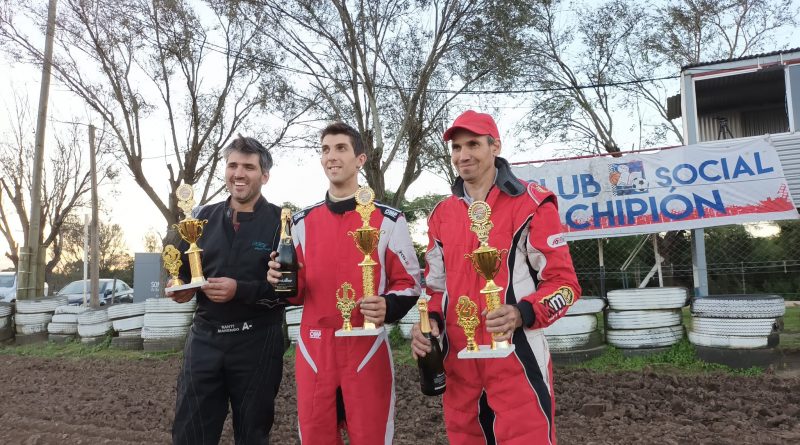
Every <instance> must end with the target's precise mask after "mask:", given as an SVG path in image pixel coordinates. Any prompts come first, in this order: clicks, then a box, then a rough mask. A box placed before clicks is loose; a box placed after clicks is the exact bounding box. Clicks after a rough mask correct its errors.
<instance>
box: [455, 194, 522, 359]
mask: <svg viewBox="0 0 800 445" xmlns="http://www.w3.org/2000/svg"><path fill="white" fill-rule="evenodd" d="M467 214H468V215H469V219H470V222H471V225H470V230H471V231H472V232H474V233H475V235H476V236H477V237H478V241H480V243H481V245H480V246H479V247H478V248H477V249H475V250H473V251H472V252H471V253H468V254H466V255H464V258H466V259H468V260H469V261H470V262H471V263H472V267H474V268H475V271H476V272H478V275H480V276H481V277H483V279H484V280H486V285H485V286H483V289H481V290H480V293H481V294H483V295H484V296H485V298H486V309H487V310H488V311H493V310H495V309H497V308H498V307H500V292H501V291H502V290H503V288H502V287H500V286H498V285H497V284H495V282H494V277H495V276H496V275H497V272H498V271H499V270H500V266H501V265H502V259H503V254H504V253H507V252H508V251H507V250H506V249H503V250H498V249H497V248H495V247H492V246H490V245H489V232H490V231H491V230H492V227H494V224H492V221H491V220H490V219H489V217H490V216H491V215H492V209H491V208H490V207H489V204H487V203H485V202H484V201H475V202H473V203H472V204H471V205H470V206H469V209H468V210H467ZM462 298H463V297H462ZM473 304H474V303H473ZM497 335H498V334H496V333H495V334H494V335H492V343H491V345H480V346H479V347H478V350H475V349H469V345H467V348H465V349H464V350H463V351H462V352H465V356H463V357H462V353H461V352H459V354H458V357H459V358H495V357H506V356H507V355H509V354H511V352H513V351H514V345H512V344H510V343H509V342H508V341H507V340H503V341H495V339H494V337H495V336H497Z"/></svg>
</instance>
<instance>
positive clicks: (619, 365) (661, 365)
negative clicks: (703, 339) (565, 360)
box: [572, 338, 764, 376]
mask: <svg viewBox="0 0 800 445" xmlns="http://www.w3.org/2000/svg"><path fill="white" fill-rule="evenodd" d="M572 367H574V368H583V369H589V370H592V371H597V372H624V371H645V370H653V369H660V370H669V371H677V372H684V373H691V374H703V373H710V372H726V373H730V374H735V375H749V376H755V375H760V374H762V373H763V372H764V370H763V369H761V368H758V367H753V368H748V369H734V368H730V367H728V366H725V365H718V364H715V363H706V362H704V361H702V360H699V359H698V358H697V356H696V355H695V350H694V346H693V345H692V344H691V343H689V340H687V339H686V338H684V339H683V340H681V341H680V342H679V343H677V344H675V345H673V346H672V347H671V348H670V349H669V350H667V351H665V352H662V353H660V354H653V355H646V356H636V357H626V356H625V355H624V354H623V353H622V351H621V350H619V349H617V348H614V347H613V346H608V347H607V348H606V351H605V352H604V353H603V355H601V356H600V357H597V358H595V359H592V360H589V361H587V362H585V363H581V364H578V365H572Z"/></svg>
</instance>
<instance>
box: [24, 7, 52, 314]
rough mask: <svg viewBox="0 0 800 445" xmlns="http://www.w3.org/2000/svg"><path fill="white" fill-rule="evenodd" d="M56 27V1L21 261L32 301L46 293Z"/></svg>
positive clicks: (46, 51) (49, 27) (49, 24)
mask: <svg viewBox="0 0 800 445" xmlns="http://www.w3.org/2000/svg"><path fill="white" fill-rule="evenodd" d="M55 28H56V0H50V3H49V5H48V7H47V34H46V37H45V43H44V60H43V61H42V81H41V85H40V87H39V112H38V114H37V117H36V141H35V146H34V154H33V187H32V189H31V213H30V217H29V221H30V227H29V230H28V239H26V240H25V243H26V244H25V246H24V247H23V248H22V252H21V254H20V260H21V261H20V262H19V273H18V275H19V276H18V281H17V282H18V283H20V284H22V286H20V287H19V288H18V289H17V298H18V299H32V298H35V297H37V296H40V295H41V294H43V293H44V249H43V248H42V246H41V244H42V237H41V233H40V231H41V226H42V221H41V219H42V218H41V213H42V202H41V199H42V165H43V164H44V138H45V130H46V127H47V101H48V98H49V96H50V67H51V65H52V61H53V39H54V36H55Z"/></svg>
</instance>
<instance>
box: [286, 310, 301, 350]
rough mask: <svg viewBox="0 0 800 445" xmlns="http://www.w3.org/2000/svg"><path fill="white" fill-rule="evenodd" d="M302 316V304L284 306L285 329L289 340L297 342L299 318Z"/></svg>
mask: <svg viewBox="0 0 800 445" xmlns="http://www.w3.org/2000/svg"><path fill="white" fill-rule="evenodd" d="M302 318H303V306H290V307H287V308H286V329H287V335H288V336H289V341H290V342H292V344H294V343H297V336H298V335H300V320H301V319H302Z"/></svg>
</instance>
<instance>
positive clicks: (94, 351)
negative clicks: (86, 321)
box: [0, 336, 183, 360]
mask: <svg viewBox="0 0 800 445" xmlns="http://www.w3.org/2000/svg"><path fill="white" fill-rule="evenodd" d="M110 345H111V337H110V336H109V337H106V340H105V341H104V342H103V343H101V344H99V345H94V346H87V345H84V344H82V343H80V342H79V341H73V342H68V343H64V344H57V343H53V342H47V343H37V344H32V345H25V346H3V347H0V355H19V356H25V357H46V358H68V359H83V358H96V359H103V360H109V359H110V360H143V359H160V360H166V359H168V358H170V357H177V356H180V355H181V354H182V353H183V351H175V352H143V351H124V350H120V349H116V348H111V347H110Z"/></svg>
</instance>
